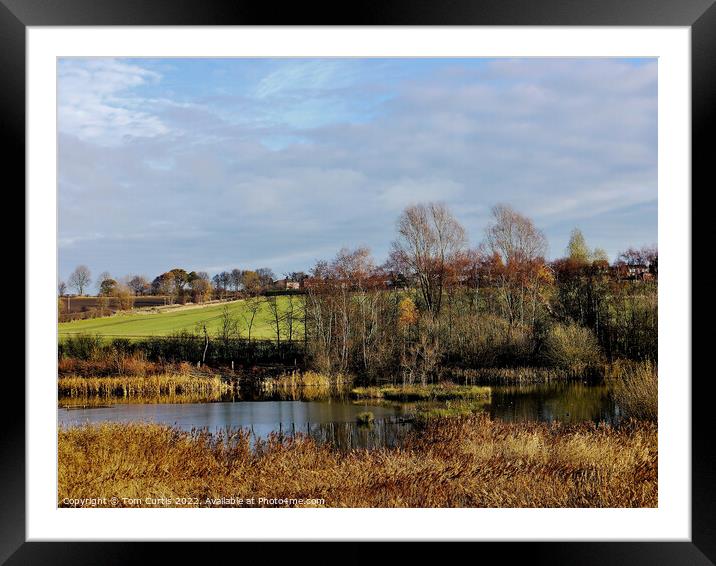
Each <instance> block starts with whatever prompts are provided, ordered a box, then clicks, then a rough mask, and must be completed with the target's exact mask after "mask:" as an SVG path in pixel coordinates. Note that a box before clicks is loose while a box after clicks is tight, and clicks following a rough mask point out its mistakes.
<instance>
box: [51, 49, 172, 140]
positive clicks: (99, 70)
mask: <svg viewBox="0 0 716 566" xmlns="http://www.w3.org/2000/svg"><path fill="white" fill-rule="evenodd" d="M160 78H161V77H160V76H159V74H157V73H155V72H153V71H150V70H148V69H145V68H143V67H140V66H138V65H133V64H129V63H124V62H121V61H117V60H114V59H90V60H85V59H63V60H61V61H60V62H59V65H58V85H59V86H58V126H59V130H60V132H63V133H68V134H72V135H75V136H77V137H78V138H80V139H82V140H87V141H93V142H96V143H99V144H102V145H117V144H119V143H121V142H122V141H123V140H125V139H127V138H135V137H153V136H157V135H161V134H165V133H167V132H168V131H169V130H168V128H167V126H166V125H165V124H163V123H162V121H161V120H160V119H159V118H158V117H157V116H156V115H153V114H152V113H150V112H148V111H146V110H145V109H144V108H145V107H146V106H147V101H146V100H144V99H142V98H141V97H137V96H136V95H133V94H132V93H131V90H132V89H133V88H136V87H138V86H142V85H144V84H147V83H151V82H157V81H159V80H160Z"/></svg>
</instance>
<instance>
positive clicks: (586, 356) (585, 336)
mask: <svg viewBox="0 0 716 566" xmlns="http://www.w3.org/2000/svg"><path fill="white" fill-rule="evenodd" d="M539 357H540V358H541V360H542V363H543V364H544V365H546V366H548V367H554V368H560V369H563V370H570V371H577V372H579V371H583V370H586V369H588V368H590V367H593V366H596V365H598V364H599V363H600V362H601V354H600V351H599V344H598V343H597V338H596V336H594V333H593V332H592V331H591V330H590V329H589V328H585V327H583V326H579V325H578V324H574V323H572V324H554V325H552V326H551V327H550V328H549V329H548V330H547V333H546V336H545V338H544V342H543V344H542V346H541V351H540V356H539Z"/></svg>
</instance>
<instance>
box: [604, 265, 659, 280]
mask: <svg viewBox="0 0 716 566" xmlns="http://www.w3.org/2000/svg"><path fill="white" fill-rule="evenodd" d="M613 269H614V273H615V274H616V275H617V277H619V278H620V279H631V280H635V281H648V280H650V279H655V275H656V274H655V269H654V268H653V267H652V266H650V265H646V264H642V263H637V264H632V265H629V264H626V263H620V264H618V265H616V266H614V268H613Z"/></svg>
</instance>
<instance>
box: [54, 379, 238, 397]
mask: <svg viewBox="0 0 716 566" xmlns="http://www.w3.org/2000/svg"><path fill="white" fill-rule="evenodd" d="M230 391H231V384H230V383H227V382H225V381H222V379H221V378H220V377H219V376H193V375H189V374H181V373H180V374H173V373H170V374H160V375H147V376H133V375H127V376H117V377H81V376H66V377H60V378H59V379H58V380H57V393H58V395H59V396H60V397H137V398H139V397H154V396H157V395H200V396H210V397H211V396H215V395H217V394H222V393H228V392H230Z"/></svg>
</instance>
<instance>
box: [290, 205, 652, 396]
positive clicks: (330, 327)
mask: <svg viewBox="0 0 716 566" xmlns="http://www.w3.org/2000/svg"><path fill="white" fill-rule="evenodd" d="M546 252H547V241H546V238H545V236H544V233H543V232H542V231H541V230H540V229H539V228H537V226H536V225H535V224H534V222H533V221H532V220H531V219H529V218H528V217H526V216H524V215H522V214H520V213H518V212H517V211H515V210H514V209H512V208H510V207H508V206H505V205H498V206H496V207H494V208H493V210H492V220H491V222H490V224H489V226H488V227H487V229H486V231H485V234H484V238H483V240H482V241H481V242H480V243H479V244H478V245H477V246H474V247H471V246H470V245H469V242H468V240H467V237H466V234H465V229H464V227H463V226H462V225H461V224H460V222H459V221H458V220H457V219H456V218H455V217H454V215H453V214H452V213H451V212H450V210H449V209H448V208H447V207H446V206H445V205H443V204H439V203H428V204H421V205H416V206H411V207H408V208H407V209H405V210H404V211H403V213H402V214H401V215H400V217H399V219H398V222H397V231H396V237H395V240H394V241H393V244H392V250H391V253H390V256H389V258H388V261H387V262H385V263H384V264H383V265H380V266H376V265H375V262H374V260H373V258H372V256H371V254H370V251H369V250H368V249H366V248H356V249H353V250H350V249H342V250H340V251H339V252H338V253H337V254H336V256H335V257H334V258H333V259H331V260H325V261H318V262H317V263H316V265H315V266H314V267H313V268H312V269H311V271H310V275H309V277H308V278H307V279H306V280H305V281H304V289H305V334H306V344H307V347H308V348H309V350H310V355H311V359H312V360H313V362H314V364H315V365H316V366H317V367H318V368H319V369H321V370H323V371H327V372H357V373H360V374H361V375H367V376H375V377H376V378H378V379H379V378H380V377H381V376H385V375H392V376H395V375H401V376H402V377H403V380H404V381H405V382H413V381H415V380H420V381H423V382H425V381H428V380H431V379H435V378H437V376H438V374H439V372H440V371H444V369H445V368H446V367H455V368H468V369H469V368H489V367H520V366H541V367H544V366H547V367H555V368H560V369H563V370H568V371H572V372H576V373H579V372H584V371H587V370H588V369H589V368H593V367H597V366H599V365H600V364H602V363H603V362H605V361H608V360H613V359H616V358H620V357H626V358H633V359H656V351H657V348H656V343H657V339H656V330H657V288H656V277H657V265H658V254H657V251H656V248H655V247H649V248H642V249H633V248H630V249H629V250H627V251H626V252H624V253H622V254H620V255H619V256H618V258H617V260H616V261H615V262H614V264H613V265H609V262H608V258H607V256H606V253H605V252H604V251H603V250H600V249H598V248H596V249H590V248H589V247H588V245H587V243H586V241H585V239H584V236H583V234H582V233H581V231H579V230H578V229H575V230H574V231H573V232H572V234H571V237H570V241H569V245H568V247H567V250H566V255H565V257H563V258H560V259H558V260H555V261H548V260H547V259H546ZM386 290H390V291H391V292H386Z"/></svg>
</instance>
